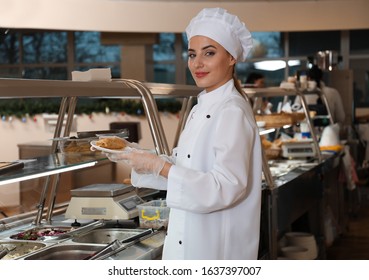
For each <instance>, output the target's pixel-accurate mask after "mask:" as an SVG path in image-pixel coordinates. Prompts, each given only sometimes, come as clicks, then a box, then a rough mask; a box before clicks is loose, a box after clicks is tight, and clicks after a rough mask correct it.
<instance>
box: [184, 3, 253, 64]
mask: <svg viewBox="0 0 369 280" xmlns="http://www.w3.org/2000/svg"><path fill="white" fill-rule="evenodd" d="M186 33H187V39H188V40H190V39H191V38H192V37H193V36H197V35H201V36H206V37H208V38H210V39H212V40H214V41H216V42H217V43H218V44H220V45H222V46H223V47H224V48H225V49H226V50H227V51H228V52H229V53H230V54H231V55H232V56H233V57H234V58H235V59H236V60H237V61H245V60H246V57H247V55H248V53H249V52H250V50H251V48H252V38H251V33H250V31H249V30H248V29H247V28H246V26H245V23H243V22H241V21H240V20H239V18H238V17H237V16H235V15H232V14H230V13H228V12H227V11H226V10H224V9H222V8H205V9H203V10H202V11H200V13H199V14H198V15H197V16H195V17H194V18H193V19H192V20H191V21H190V23H189V25H188V26H187V28H186Z"/></svg>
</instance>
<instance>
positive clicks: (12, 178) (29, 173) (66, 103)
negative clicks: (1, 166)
mask: <svg viewBox="0 0 369 280" xmlns="http://www.w3.org/2000/svg"><path fill="white" fill-rule="evenodd" d="M194 88H195V87H184V88H181V87H176V86H164V85H156V84H150V85H148V86H146V85H145V84H143V83H141V82H138V81H135V80H113V81H112V82H76V81H51V80H25V79H0V100H1V99H21V98H60V100H61V102H60V109H59V114H58V119H57V123H56V126H55V132H54V137H53V138H54V139H58V138H63V137H68V136H69V135H70V131H71V126H72V122H73V117H74V112H75V108H76V104H77V102H78V101H79V98H81V97H84V98H86V97H87V98H92V99H94V98H98V97H103V98H117V99H118V98H119V99H121V98H129V99H137V100H139V101H141V102H142V104H143V107H144V110H145V114H146V117H147V120H148V123H149V128H150V132H151V134H152V138H153V142H154V145H155V150H156V151H157V153H161V154H169V149H168V144H167V141H166V139H165V136H164V135H165V134H164V132H163V127H162V124H161V121H160V118H159V116H158V109H157V107H156V103H155V100H154V99H153V97H152V93H151V91H154V92H157V93H160V92H162V91H165V93H166V94H169V95H170V94H172V93H175V92H176V91H180V92H182V93H183V92H186V94H188V92H189V91H193V89H194ZM191 95H194V93H193V92H191ZM65 115H66V116H67V118H66V121H65V120H64V116H65ZM63 122H65V125H64V127H63V125H62V124H63ZM40 140H44V139H40ZM57 143H58V141H53V142H52V145H51V148H50V147H49V148H48V149H49V150H50V153H46V154H45V155H43V156H37V157H33V158H32V159H27V160H20V161H17V162H21V164H20V165H21V167H20V168H17V169H13V170H10V172H6V173H4V174H2V175H1V176H0V187H1V186H3V185H9V184H12V183H15V182H25V181H28V180H31V179H35V178H45V180H44V185H43V188H42V191H41V193H40V194H39V196H40V197H39V204H38V209H36V211H31V212H29V213H23V214H20V215H14V216H11V217H7V218H4V219H1V220H0V238H1V239H2V240H1V241H6V242H5V243H7V244H5V243H4V242H1V244H0V245H1V246H8V245H9V246H14V244H8V243H12V242H13V240H10V239H9V234H10V233H19V232H20V231H22V230H26V231H27V230H28V231H29V230H33V229H35V228H39V227H45V226H49V227H52V228H55V227H57V226H60V221H59V220H58V219H59V217H60V216H63V215H64V213H65V211H66V208H67V206H68V205H62V206H61V207H60V206H58V207H56V205H55V201H56V197H57V195H58V189H59V183H60V176H61V174H67V173H68V172H71V171H73V172H76V171H81V170H87V169H90V168H93V167H94V166H97V165H99V164H100V163H101V162H104V161H106V156H105V155H104V154H102V153H99V152H88V153H80V154H78V155H76V154H74V155H73V156H71V155H68V154H67V153H65V152H61V151H60V150H59V147H58V145H57ZM55 215H57V216H55ZM76 222H77V221H76ZM104 224H105V223H102V224H100V226H104ZM85 226H88V224H87V225H82V228H85ZM129 226H132V225H129ZM77 233H79V231H74V232H73V234H71V236H69V237H67V238H66V239H62V238H61V239H55V242H52V244H51V243H47V242H46V243H45V242H41V243H42V244H41V247H45V248H46V249H48V250H49V251H50V250H51V249H50V248H48V247H49V246H50V247H54V246H56V245H57V244H59V243H60V242H66V243H63V244H64V245H66V246H64V247H63V248H65V249H66V250H67V251H66V253H65V257H68V254H69V253H70V251H71V250H72V249H71V247H73V250H74V251H75V250H77V251H78V245H81V244H74V243H73V246H69V245H71V244H69V245H68V244H67V243H68V242H74V241H73V240H72V237H73V236H74V237H76V234H77ZM79 234H81V233H79ZM151 237H152V240H151V241H150V242H149V243H148V244H146V245H145V243H144V241H143V239H142V242H143V243H142V245H140V244H136V243H137V242H136V243H135V244H134V245H135V246H138V247H135V248H134V249H133V251H135V252H136V253H137V252H141V254H139V255H137V258H142V257H143V258H147V257H148V256H150V255H151V257H154V258H157V257H158V256H160V254H161V251H160V250H161V248H162V245H163V240H164V235H163V234H162V233H161V232H159V231H157V232H155V233H152V234H150V238H151ZM139 240H141V237H140V239H139ZM153 242H154V243H153ZM129 244H131V243H129ZM129 244H128V245H129ZM152 244H154V245H155V246H151V245H152ZM21 245H23V244H21ZM67 245H68V246H69V247H68V246H67ZM102 245H103V244H98V246H95V247H93V248H92V247H91V248H86V253H88V252H90V253H93V251H94V250H99V249H100V248H101V246H102ZM131 245H133V244H131ZM123 248H124V251H127V252H128V251H130V250H131V249H128V248H127V244H124V246H123V245H122V246H120V248H117V250H116V251H114V252H115V253H116V254H113V253H114V252H113V253H112V252H110V257H111V258H112V259H114V258H116V257H117V258H125V255H124V252H123V254H121V253H118V252H120V251H122V250H123ZM0 249H4V248H3V247H1V248H0ZM46 249H41V250H44V251H43V252H46V251H47V250H46ZM125 249H127V250H125ZM58 250H62V248H61V247H60V248H59V249H58ZM63 250H64V249H63ZM73 250H72V251H73ZM51 251H52V250H51ZM51 251H50V252H49V253H50V254H52V253H55V252H51ZM73 253H76V252H73ZM41 255H42V256H41ZM41 255H40V256H37V257H36V256H35V259H40V258H41V259H42V258H44V257H45V255H44V254H41ZM49 257H50V258H52V257H53V256H51V255H50V256H49ZM78 257H81V256H78ZM31 259H34V258H32V257H31Z"/></svg>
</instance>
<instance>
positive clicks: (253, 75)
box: [246, 72, 264, 84]
mask: <svg viewBox="0 0 369 280" xmlns="http://www.w3.org/2000/svg"><path fill="white" fill-rule="evenodd" d="M263 78H264V75H263V74H260V73H256V72H253V73H250V75H248V76H247V79H246V84H254V83H255V82H256V81H257V80H259V79H263Z"/></svg>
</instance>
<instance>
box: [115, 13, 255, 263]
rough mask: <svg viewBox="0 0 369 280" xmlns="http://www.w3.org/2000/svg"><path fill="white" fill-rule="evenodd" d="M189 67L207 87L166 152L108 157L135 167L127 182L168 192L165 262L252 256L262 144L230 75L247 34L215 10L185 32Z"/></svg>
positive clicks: (242, 56) (240, 56) (245, 51)
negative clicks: (171, 151) (178, 137)
mask: <svg viewBox="0 0 369 280" xmlns="http://www.w3.org/2000/svg"><path fill="white" fill-rule="evenodd" d="M186 32H187V36H188V40H189V47H188V67H189V69H190V71H191V73H192V76H193V78H194V79H195V81H196V84H197V86H199V87H200V88H203V89H204V90H203V91H202V92H201V93H200V94H199V96H198V103H197V105H195V106H194V108H193V109H192V111H191V113H190V115H189V118H188V120H187V123H186V126H185V128H184V130H183V132H182V134H181V137H180V140H179V143H178V147H176V148H175V149H174V150H173V155H172V156H171V157H167V156H157V155H153V154H149V153H146V152H142V151H135V152H132V153H129V154H110V155H108V156H109V158H110V159H111V160H113V161H117V160H126V161H128V163H129V164H130V165H131V166H132V184H133V185H135V186H137V187H149V188H156V189H165V190H167V197H166V201H167V205H168V206H169V207H170V209H171V210H170V217H169V226H168V233H167V236H166V240H165V243H164V249H163V259H177V260H178V259H257V253H258V245H259V231H260V207H261V206H260V205H261V146H260V137H259V134H258V130H257V127H256V125H255V120H254V115H253V112H252V109H251V107H250V105H249V103H248V102H247V100H246V99H245V97H244V96H243V92H242V90H241V88H240V86H239V84H238V83H237V79H236V78H235V77H233V74H234V71H235V64H236V61H237V60H240V61H244V60H245V59H246V56H247V54H248V52H249V50H250V49H251V47H252V40H251V35H250V32H249V31H248V30H247V29H246V27H245V25H244V24H243V23H242V22H240V21H239V19H238V18H237V17H236V16H234V15H231V14H229V13H227V12H226V11H225V10H223V9H220V8H212V9H204V10H202V11H201V12H200V13H199V14H198V15H197V16H196V17H195V18H194V19H192V21H191V22H190V24H189V26H188V27H187V29H186Z"/></svg>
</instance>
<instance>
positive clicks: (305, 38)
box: [289, 31, 341, 56]
mask: <svg viewBox="0 0 369 280" xmlns="http://www.w3.org/2000/svg"><path fill="white" fill-rule="evenodd" d="M340 34H341V33H340V32H339V31H315V32H291V33H289V49H290V54H289V55H290V56H310V55H314V54H315V53H316V52H318V51H322V50H335V51H340V49H341V48H340V36H341V35H340Z"/></svg>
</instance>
